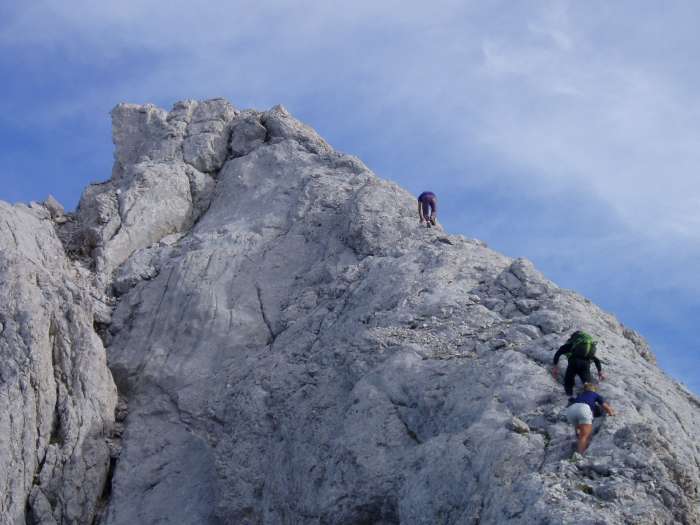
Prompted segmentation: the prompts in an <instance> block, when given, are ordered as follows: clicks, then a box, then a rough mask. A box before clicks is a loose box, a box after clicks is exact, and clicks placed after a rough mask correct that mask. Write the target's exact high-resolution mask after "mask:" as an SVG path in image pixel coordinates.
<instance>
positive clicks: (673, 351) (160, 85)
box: [0, 0, 700, 392]
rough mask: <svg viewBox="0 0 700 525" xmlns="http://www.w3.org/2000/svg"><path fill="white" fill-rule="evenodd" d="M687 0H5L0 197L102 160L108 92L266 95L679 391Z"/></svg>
mask: <svg viewBox="0 0 700 525" xmlns="http://www.w3.org/2000/svg"><path fill="white" fill-rule="evenodd" d="M662 4H663V5H662ZM699 16H700V6H699V5H698V4H697V3H695V2H691V1H687V2H683V1H679V2H673V3H659V2H651V1H634V2H632V1H619V2H614V3H612V2H604V1H591V2H573V1H572V2H567V1H556V2H547V1H541V2H518V1H510V0H509V1H495V0H494V1H479V2H476V1H474V2H468V1H452V0H446V1H438V2H430V3H428V2H411V1H406V0H403V1H398V0H385V1H382V2H377V1H365V0H356V1H354V2H338V1H334V0H326V1H316V2H311V1H304V0H298V1H294V2H290V1H275V2H270V1H264V0H256V1H240V0H239V1H222V0H212V1H209V2H206V3H202V5H199V6H197V7H195V4H194V3H193V2H191V1H181V0H171V1H168V2H165V1H161V0H158V1H156V0H150V1H149V0H122V1H120V2H118V3H117V2H110V3H107V2H93V1H86V0H76V1H72V0H62V1H58V0H51V1H49V0H34V1H32V2H22V3H20V2H14V3H9V2H6V3H3V4H0V78H2V82H0V94H2V96H0V182H1V184H0V199H3V200H8V201H11V202H15V201H28V200H42V199H43V198H45V197H46V195H47V194H48V193H51V194H53V195H55V196H56V197H57V198H58V199H59V200H60V201H61V202H63V203H64V204H65V205H66V206H67V207H68V208H72V207H74V206H75V205H76V203H77V201H78V198H79V195H80V192H81V191H82V189H83V188H84V186H85V185H86V184H87V183H88V182H91V181H98V180H104V179H106V178H108V177H109V175H110V171H111V163H112V144H111V135H110V121H109V116H108V113H109V111H110V110H111V108H112V107H113V106H114V105H116V104H117V103H118V102H122V101H129V102H139V103H145V102H152V103H155V104H157V105H160V106H162V107H165V108H169V107H171V106H172V104H173V103H174V102H175V101H176V100H180V99H185V98H195V99H204V98H212V97H217V96H223V97H226V98H228V99H229V100H230V101H231V102H232V103H233V104H234V105H236V106H238V107H240V108H246V107H255V108H258V109H266V108H269V107H271V106H272V105H274V104H277V103H282V104H284V105H285V106H287V108H288V109H290V111H292V113H293V114H295V116H297V117H299V118H300V119H302V120H304V121H306V122H308V123H309V124H311V125H312V126H313V127H315V128H316V129H317V130H318V131H319V133H321V135H323V136H324V137H325V138H326V139H327V140H328V141H329V142H330V143H331V144H333V145H334V146H335V147H336V148H337V149H340V150H342V151H346V152H349V153H352V154H355V155H357V156H359V157H361V158H362V159H363V160H364V161H365V162H366V163H367V164H368V165H369V166H370V167H371V168H372V169H373V170H374V171H375V172H376V173H377V174H378V175H380V176H382V177H385V178H389V179H393V180H395V181H397V182H398V183H400V184H401V185H403V186H404V187H406V188H408V189H409V190H411V191H413V192H416V193H418V192H420V191H422V190H423V189H425V188H432V189H433V190H434V191H436V193H438V195H439V196H440V197H441V220H442V222H443V224H444V225H445V226H446V227H447V228H448V229H449V230H450V231H452V232H455V233H463V234H465V235H467V236H472V237H478V238H481V239H484V240H485V241H487V242H488V243H489V245H490V246H492V247H494V248H496V249H498V250H500V251H502V252H504V253H506V254H507V255H510V256H524V257H527V258H529V259H531V260H533V261H534V262H535V263H536V264H537V266H538V267H539V268H540V269H541V270H542V271H543V272H544V273H545V274H546V275H547V276H548V277H550V278H551V279H553V280H554V281H555V282H557V283H558V284H560V285H561V286H564V287H567V288H572V289H575V290H577V291H579V292H581V293H583V294H584V295H586V296H588V297H590V298H591V299H592V300H593V301H594V302H596V303H597V304H599V305H601V306H602V307H604V308H605V309H607V310H609V311H612V312H613V313H615V314H616V315H617V316H618V317H619V318H620V320H621V321H622V322H624V323H625V324H626V325H628V326H630V327H632V328H634V329H636V330H637V331H639V332H640V333H642V334H643V335H644V336H645V337H647V339H648V340H649V341H650V342H651V344H652V347H653V348H654V350H655V352H656V354H657V357H658V358H659V361H660V363H661V364H662V366H663V367H664V368H665V369H666V370H668V371H669V372H670V373H672V374H673V375H674V376H675V377H677V378H678V379H679V380H681V381H683V382H685V383H686V384H687V385H689V386H690V387H691V388H692V389H693V390H695V391H696V392H700V372H698V370H699V369H700V348H699V347H700V344H699V343H698V340H697V338H696V337H694V331H695V327H696V325H697V320H698V319H699V318H700V299H699V297H700V278H698V275H697V271H698V270H697V269H698V267H700V247H699V243H698V241H700V177H698V176H697V175H696V173H695V172H696V171H697V167H698V166H700V118H698V117H700V94H698V90H697V86H698V81H699V80H700V73H698V68H697V64H698V63H700V33H698V32H697V29H696V21H697V20H698V17H699ZM582 253H583V254H585V255H582Z"/></svg>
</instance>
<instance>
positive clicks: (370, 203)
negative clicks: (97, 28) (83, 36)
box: [0, 99, 700, 525]
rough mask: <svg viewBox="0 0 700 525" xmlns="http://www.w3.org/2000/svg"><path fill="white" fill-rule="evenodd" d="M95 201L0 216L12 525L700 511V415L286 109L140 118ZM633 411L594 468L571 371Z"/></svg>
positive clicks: (198, 108) (528, 274) (616, 516)
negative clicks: (577, 342)
mask: <svg viewBox="0 0 700 525" xmlns="http://www.w3.org/2000/svg"><path fill="white" fill-rule="evenodd" d="M112 118H113V131H114V141H115V146H116V153H115V164H114V170H113V173H112V177H111V179H110V180H108V181H107V182H105V183H101V184H94V185H91V186H89V187H88V188H87V189H86V190H85V192H84V194H83V196H82V198H81V201H80V205H79V207H78V210H77V211H76V212H75V213H73V214H71V213H68V214H66V213H64V212H63V210H62V209H61V207H60V205H58V203H56V202H55V201H53V200H51V201H50V202H47V203H46V205H41V204H36V203H32V204H30V205H29V206H26V205H22V204H18V205H14V206H11V205H9V204H5V203H0V219H1V220H0V242H2V251H1V252H0V282H2V287H1V288H0V294H2V295H1V300H0V357H1V360H0V515H1V516H2V518H1V519H0V522H1V523H3V524H15V523H32V524H33V523H38V524H59V523H60V524H64V523H65V524H69V523H70V524H91V523H103V524H106V525H127V524H129V525H132V524H147V523H177V524H202V523H210V524H229V523H230V524H291V523H294V524H297V523H303V524H318V525H321V524H347V525H350V524H377V525H379V524H393V523H401V524H465V525H466V524H482V525H483V524H500V523H513V524H516V523H519V524H526V523H527V524H531V523H551V524H559V523H565V524H574V523H575V524H623V523H625V524H627V523H629V524H643V523H649V524H666V523H668V524H670V523H685V524H698V523H700V500H699V498H700V494H699V490H698V487H699V481H700V450H699V449H698V445H697V444H698V438H700V424H699V423H700V401H699V400H698V398H697V397H695V396H693V395H692V394H691V393H690V392H689V391H688V390H687V389H685V388H684V387H683V386H681V385H680V384H678V383H677V382H676V381H674V380H672V379H671V378H669V377H668V376H666V375H665V374H664V373H662V372H661V371H660V370H659V368H657V366H656V364H655V362H654V358H653V354H652V353H651V351H650V350H649V348H648V346H647V345H646V343H644V341H643V340H642V339H641V338H640V337H639V336H638V335H636V334H635V333H634V332H632V331H631V330H628V329H626V328H625V327H623V326H622V325H621V324H620V323H619V322H618V321H617V320H616V319H615V318H614V317H613V316H611V315H610V314H607V313H605V312H603V311H601V310H600V309H599V308H598V307H596V306H595V305H593V304H591V303H590V301H588V300H586V299H585V298H583V297H581V296H580V295H578V294H576V293H574V292H572V291H568V290H563V289H561V288H559V287H557V286H556V285H555V284H553V283H552V282H550V281H548V280H547V279H546V278H544V277H543V276H542V275H541V274H540V273H539V272H538V271H537V270H536V269H535V268H534V267H533V266H532V264H531V263H529V262H528V261H526V260H523V259H517V260H512V259H509V258H507V257H505V256H503V255H500V254H498V253H496V252H494V251H492V250H490V249H488V248H487V247H486V246H485V245H484V243H482V242H480V241H477V240H473V239H467V238H464V237H462V236H459V235H449V234H446V233H444V232H443V231H441V230H439V229H426V228H421V227H419V225H418V221H417V217H416V216H415V215H416V213H415V200H414V197H413V196H411V195H409V194H408V193H407V192H405V191H404V190H402V189H401V188H399V187H398V186H396V185H395V184H392V183H389V182H386V181H383V180H381V179H379V178H377V177H376V176H375V175H373V174H372V173H371V172H370V171H369V170H368V169H367V168H366V167H365V165H364V164H363V163H362V162H360V161H359V160H358V159H356V158H354V157H351V156H347V155H343V154H340V153H338V152H336V151H334V150H333V149H332V148H331V147H330V146H329V145H328V144H327V143H326V142H325V141H324V140H323V139H322V138H321V137H319V136H318V135H317V134H316V133H315V132H314V131H313V130H312V129H310V128H308V127H307V126H305V125H303V124H302V123H300V122H298V121H297V120H295V119H294V118H292V117H291V116H290V115H289V113H288V112H287V111H286V110H285V109H284V108H282V107H280V106H277V107H275V108H272V109H271V110H269V111H266V112H258V111H252V110H246V111H239V110H238V109H236V108H234V107H233V106H232V105H231V104H229V103H228V102H226V101H224V100H221V99H216V100H209V101H204V102H194V101H186V102H179V103H177V104H176V105H175V106H174V107H173V109H172V110H171V111H170V112H166V111H163V110H161V109H158V108H155V107H153V106H150V105H145V106H137V105H131V104H120V105H119V106H117V107H116V108H115V109H114V111H113V112H112ZM577 328H581V329H584V330H586V331H588V332H591V333H593V334H595V336H596V337H597V339H598V340H599V341H600V344H599V356H600V357H601V359H602V360H603V361H604V366H605V368H606V370H607V372H608V376H609V379H608V380H606V381H604V382H603V383H602V384H601V393H603V395H605V396H606V397H608V398H609V400H610V401H611V403H612V404H613V405H614V406H615V408H616V409H617V412H618V415H617V416H616V417H612V418H606V419H604V420H601V421H597V422H596V425H595V437H594V440H593V444H592V445H591V448H590V449H589V452H588V454H587V456H586V457H585V458H584V460H583V461H581V462H576V463H574V462H571V461H570V458H571V453H572V451H573V448H572V445H573V442H574V440H573V431H572V429H571V428H570V427H569V425H568V424H567V423H566V422H565V421H564V420H563V419H562V412H563V409H564V408H565V406H566V396H565V395H564V392H563V389H562V386H561V385H560V384H558V383H557V382H555V381H554V379H552V377H551V376H550V375H549V373H548V369H547V365H548V363H549V362H550V360H551V358H552V354H553V352H554V351H555V350H556V348H557V347H558V346H559V345H560V344H561V343H562V342H563V341H564V340H565V338H566V336H567V335H568V334H569V333H570V332H571V331H572V330H574V329H577Z"/></svg>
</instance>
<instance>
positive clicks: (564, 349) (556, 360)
mask: <svg viewBox="0 0 700 525" xmlns="http://www.w3.org/2000/svg"><path fill="white" fill-rule="evenodd" d="M568 351H569V343H565V344H563V345H562V346H560V347H559V350H557V353H556V354H554V360H553V361H552V364H553V365H557V364H559V358H560V357H561V356H562V354H565V353H566V352H568Z"/></svg>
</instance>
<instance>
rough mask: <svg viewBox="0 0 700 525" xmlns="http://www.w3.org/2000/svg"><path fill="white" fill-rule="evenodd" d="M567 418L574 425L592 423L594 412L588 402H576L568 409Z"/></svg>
mask: <svg viewBox="0 0 700 525" xmlns="http://www.w3.org/2000/svg"><path fill="white" fill-rule="evenodd" d="M566 419H568V420H569V423H571V424H572V425H592V424H593V412H592V411H591V407H589V406H588V403H574V404H573V405H571V406H570V407H569V408H567V409H566Z"/></svg>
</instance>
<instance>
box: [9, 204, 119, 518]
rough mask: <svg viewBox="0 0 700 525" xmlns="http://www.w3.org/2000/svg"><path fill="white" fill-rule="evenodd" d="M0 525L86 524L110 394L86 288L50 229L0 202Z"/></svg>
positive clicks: (103, 473)
mask: <svg viewBox="0 0 700 525" xmlns="http://www.w3.org/2000/svg"><path fill="white" fill-rule="evenodd" d="M0 217H1V219H2V220H0V245H2V246H3V249H2V250H0V282H2V286H0V319H2V324H3V325H4V329H3V330H2V336H1V337H0V523H3V524H5V523H7V524H14V523H25V522H26V523H91V522H92V520H93V518H94V516H95V515H96V513H97V512H98V510H99V506H100V505H101V504H102V503H103V502H101V499H100V498H101V495H102V494H103V492H104V487H105V484H106V483H107V478H108V473H109V465H110V457H109V450H108V448H107V446H106V444H105V440H106V438H107V437H108V436H109V435H110V433H111V431H112V425H113V421H114V406H115V403H116V390H115V387H114V383H113V381H112V376H111V374H110V372H109V370H108V369H107V366H106V356H105V350H104V347H103V345H102V341H101V340H100V338H99V337H98V336H97V334H96V333H95V331H94V328H93V321H94V317H95V301H94V296H95V295H96V294H97V293H98V292H97V291H96V290H94V289H93V287H92V284H91V281H90V280H89V279H85V278H84V277H83V275H84V274H82V273H81V272H80V271H79V270H78V269H77V268H75V267H74V265H73V263H71V262H70V261H69V260H68V259H67V258H66V256H65V254H64V251H63V246H62V245H61V242H60V240H59V239H58V237H57V236H56V234H55V232H54V230H53V227H52V225H51V223H49V222H46V221H41V220H39V219H37V218H36V217H35V216H33V215H32V214H31V213H29V211H28V210H27V208H25V207H22V206H10V205H8V204H6V203H3V202H0Z"/></svg>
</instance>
